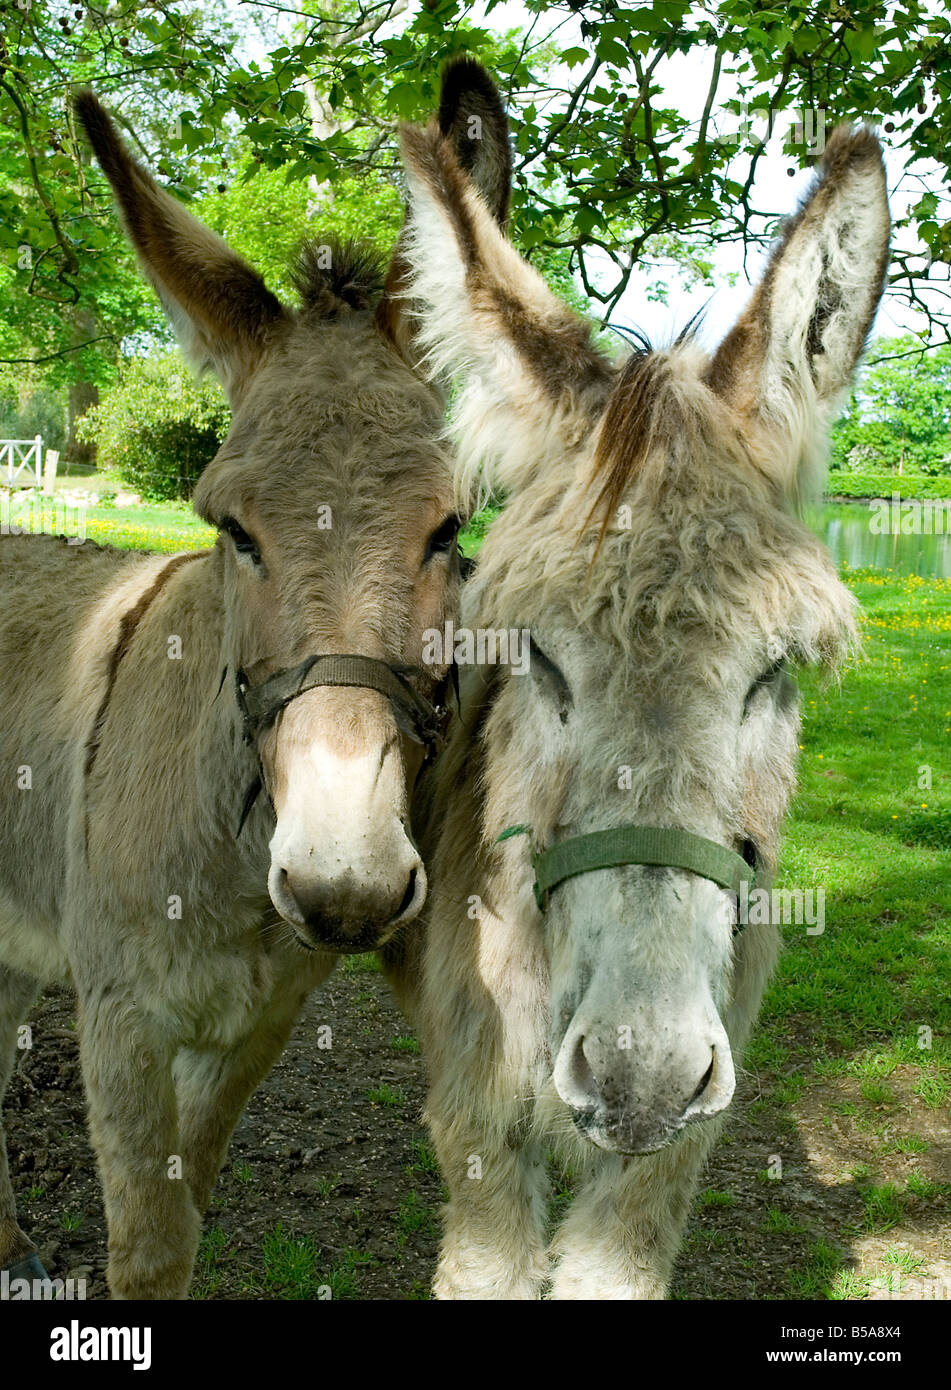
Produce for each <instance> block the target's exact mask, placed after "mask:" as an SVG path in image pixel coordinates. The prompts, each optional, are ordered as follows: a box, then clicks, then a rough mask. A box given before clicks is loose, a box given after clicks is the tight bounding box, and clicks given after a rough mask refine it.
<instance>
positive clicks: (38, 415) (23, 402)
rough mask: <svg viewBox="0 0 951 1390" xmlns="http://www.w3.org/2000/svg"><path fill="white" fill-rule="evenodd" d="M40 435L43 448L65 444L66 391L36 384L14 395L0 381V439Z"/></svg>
mask: <svg viewBox="0 0 951 1390" xmlns="http://www.w3.org/2000/svg"><path fill="white" fill-rule="evenodd" d="M37 434H40V435H42V436H43V446H44V448H47V449H63V448H65V445H66V392H65V391H64V390H62V389H56V388H54V387H50V386H39V387H37V388H36V389H35V390H32V391H28V392H26V393H23V394H21V395H19V396H18V394H17V391H16V389H15V388H14V387H13V386H11V385H10V384H9V383H6V382H5V383H3V384H2V385H0V439H32V438H33V437H34V435H37Z"/></svg>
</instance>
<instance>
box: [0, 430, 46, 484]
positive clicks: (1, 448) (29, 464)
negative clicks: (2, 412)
mask: <svg viewBox="0 0 951 1390" xmlns="http://www.w3.org/2000/svg"><path fill="white" fill-rule="evenodd" d="M42 483H43V438H42V436H41V435H37V436H36V437H35V438H34V439H0V487H14V486H16V487H40V486H42Z"/></svg>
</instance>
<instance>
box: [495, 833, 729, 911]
mask: <svg viewBox="0 0 951 1390" xmlns="http://www.w3.org/2000/svg"><path fill="white" fill-rule="evenodd" d="M529 833H530V827H529V826H527V825H513V826H509V828H508V829H507V830H503V831H502V834H501V835H500V836H499V840H507V839H509V838H510V837H511V836H513V835H525V834H529ZM623 864H653V865H658V866H661V867H663V868H669V869H687V870H689V872H690V873H693V874H698V875H699V876H700V877H701V878H708V879H710V880H711V882H713V883H716V884H719V886H720V887H721V888H725V889H727V890H728V891H729V892H731V893H734V894H739V891H740V885H741V884H743V883H746V884H747V885H748V886H749V887H752V885H753V883H754V882H755V880H756V870H755V868H754V867H753V865H751V864H748V863H747V862H746V860H745V859H744V858H743V857H742V855H739V854H737V853H736V852H735V851H734V850H732V849H727V848H726V847H725V846H724V845H719V844H717V842H716V841H715V840H706V839H704V837H703V836H702V835H693V834H691V832H690V831H689V830H670V829H664V828H662V827H660V826H656V825H619V826H615V827H614V828H613V829H611V830H594V831H592V832H591V833H590V834H588V835H573V836H572V837H571V838H570V839H569V840H562V841H561V842H560V843H559V844H557V845H552V847H551V849H543V850H540V851H539V852H538V853H537V854H535V855H533V857H532V865H533V867H534V869H535V900H536V902H537V903H538V906H539V908H540V909H541V911H542V912H544V911H545V910H546V908H547V907H548V899H549V896H550V894H551V892H552V890H553V889H555V888H557V887H558V885H559V883H564V881H565V879H567V878H576V877H577V876H578V875H579V874H587V873H591V872H592V871H593V870H595V869H614V868H618V867H619V866H620V865H623Z"/></svg>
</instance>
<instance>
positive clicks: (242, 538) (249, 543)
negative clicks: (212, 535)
mask: <svg viewBox="0 0 951 1390" xmlns="http://www.w3.org/2000/svg"><path fill="white" fill-rule="evenodd" d="M220 529H221V530H222V531H227V533H228V535H229V536H230V537H231V540H232V542H233V543H234V548H235V550H236V551H237V552H238V554H239V555H250V556H251V559H252V560H253V561H254V563H255V564H256V565H259V564H260V563H261V552H260V550H259V549H258V543H257V541H256V540H255V539H254V537H253V536H249V535H248V533H247V531H246V530H245V529H244V527H243V526H241V525H239V524H238V522H237V521H235V519H234V517H233V516H226V517H224V518H223V520H222V522H221V526H220Z"/></svg>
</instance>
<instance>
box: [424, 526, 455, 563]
mask: <svg viewBox="0 0 951 1390" xmlns="http://www.w3.org/2000/svg"><path fill="white" fill-rule="evenodd" d="M459 526H460V522H459V518H458V517H457V516H447V517H446V519H445V521H441V522H440V523H439V525H438V526H437V527H436V529H435V531H434V532H433V534H432V535H431V536H430V538H429V540H428V541H427V542H426V557H425V560H424V561H423V563H424V564H427V563H428V562H429V561H430V560H431V559H432V558H433V556H434V555H448V553H449V552H450V551H451V550H452V548H453V546H454V545H455V543H456V537H457V536H458V534H459Z"/></svg>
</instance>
